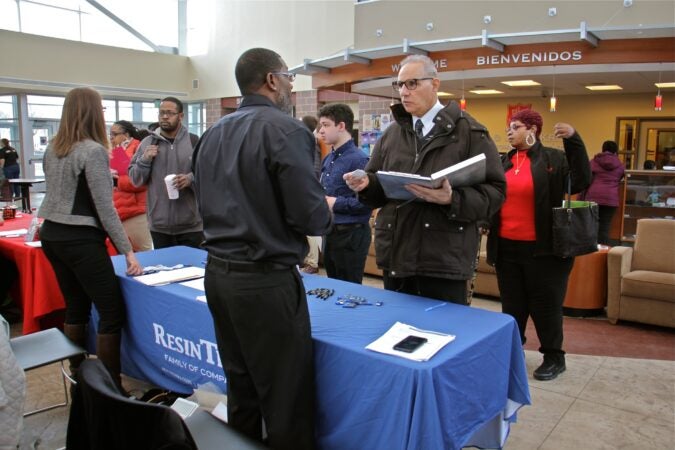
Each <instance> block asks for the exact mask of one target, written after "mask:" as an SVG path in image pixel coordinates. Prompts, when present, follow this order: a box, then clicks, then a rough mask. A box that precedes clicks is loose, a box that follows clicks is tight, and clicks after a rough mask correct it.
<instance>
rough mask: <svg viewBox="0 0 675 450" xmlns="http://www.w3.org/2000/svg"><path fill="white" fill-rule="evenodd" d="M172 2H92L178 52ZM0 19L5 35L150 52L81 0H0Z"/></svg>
mask: <svg viewBox="0 0 675 450" xmlns="http://www.w3.org/2000/svg"><path fill="white" fill-rule="evenodd" d="M178 1H179V0H143V1H137V0H98V3H99V4H100V5H101V6H102V7H103V8H105V9H106V10H108V11H109V12H110V13H112V14H113V15H115V16H116V17H117V18H118V19H119V20H121V21H122V22H123V24H122V25H126V26H127V27H130V28H132V29H134V30H135V31H136V32H138V33H140V34H141V35H142V36H143V37H145V38H146V39H148V40H149V41H150V42H152V43H153V44H154V45H156V46H160V47H168V48H178V47H179V45H178V28H179V24H178V21H179V16H178ZM197 3H199V2H197ZM0 17H2V21H1V22H0V28H4V29H7V30H11V31H19V32H23V33H31V34H37V35H41V36H49V37H56V38H62V39H70V40H76V41H84V42H91V43H95V44H103V45H111V46H115V47H124V48H132V49H138V50H152V48H151V47H150V46H149V45H148V44H146V43H145V42H143V40H142V39H139V38H138V37H136V36H135V35H134V34H133V33H132V32H130V31H129V30H128V29H126V28H125V27H124V26H122V25H121V24H119V23H117V22H116V21H115V19H114V18H112V17H109V16H108V15H107V14H106V13H105V12H103V11H101V10H99V9H97V8H96V7H94V6H93V5H91V4H90V3H89V2H87V1H86V0H40V1H39V2H38V1H33V0H30V1H29V0H0ZM182 19H183V20H185V18H182Z"/></svg>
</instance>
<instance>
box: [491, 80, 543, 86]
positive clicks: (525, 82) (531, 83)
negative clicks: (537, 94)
mask: <svg viewBox="0 0 675 450" xmlns="http://www.w3.org/2000/svg"><path fill="white" fill-rule="evenodd" d="M501 83H502V84H505V85H507V86H511V87H526V86H541V83H537V82H536V81H534V80H513V81H502V82H501Z"/></svg>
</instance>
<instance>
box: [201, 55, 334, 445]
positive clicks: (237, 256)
mask: <svg viewBox="0 0 675 450" xmlns="http://www.w3.org/2000/svg"><path fill="white" fill-rule="evenodd" d="M235 78H236V80H237V84H238V85H239V89H240V91H241V94H242V96H243V98H242V101H241V103H240V105H239V108H238V109H237V111H236V112H234V113H232V114H228V115H226V116H224V117H222V118H221V119H220V120H219V121H218V122H217V123H216V124H215V125H213V126H212V127H211V128H209V129H208V130H207V131H206V132H205V133H204V135H203V136H202V138H201V140H200V142H199V145H198V146H197V149H196V150H195V155H194V157H193V161H194V172H195V183H196V186H197V191H198V196H197V198H198V201H199V210H200V212H201V214H202V217H203V218H204V236H205V243H204V247H205V248H206V250H207V251H208V253H209V256H208V260H207V263H206V277H205V278H204V287H205V288H206V298H207V302H208V306H209V309H210V311H211V315H212V316H213V322H214V327H215V330H216V340H217V341H218V351H219V353H220V358H221V360H222V363H223V369H224V370H225V376H226V377H227V414H228V419H229V422H228V423H229V425H230V426H232V427H234V428H235V429H237V430H239V431H241V432H242V433H244V434H246V435H247V436H250V437H252V438H253V439H257V440H261V439H262V422H263V419H264V423H265V427H266V430H267V435H268V441H269V442H268V444H269V446H270V447H271V448H274V449H277V450H284V449H288V450H303V449H312V448H314V447H315V443H314V421H315V413H316V411H315V407H314V404H315V398H314V396H315V390H314V389H315V388H314V363H313V350H312V336H311V327H310V323H309V311H308V307H307V297H306V295H305V288H304V286H303V284H302V278H301V277H300V273H299V272H298V270H297V269H296V265H297V264H299V263H300V262H301V261H302V259H303V258H304V257H305V255H306V254H307V240H306V236H308V235H309V236H319V235H323V234H324V233H326V232H328V230H329V229H330V227H331V214H330V210H329V208H328V204H327V202H326V199H325V197H324V192H323V190H322V189H321V185H320V184H319V181H318V180H317V179H316V177H315V175H314V168H313V165H312V155H313V154H314V152H315V146H316V142H315V140H314V137H313V136H312V134H311V133H310V132H309V131H307V128H306V127H305V126H304V125H303V124H302V123H300V121H298V120H296V119H293V118H292V117H290V113H291V111H292V108H293V104H292V100H291V91H292V89H293V80H294V79H295V74H293V73H290V72H288V67H287V66H286V63H285V62H284V61H283V59H281V56H279V55H278V54H277V53H275V52H273V51H271V50H268V49H264V48H254V49H250V50H247V51H246V52H244V53H243V54H242V55H241V56H240V57H239V59H238V60H237V63H236V66H235ZM214 199H217V200H218V201H214Z"/></svg>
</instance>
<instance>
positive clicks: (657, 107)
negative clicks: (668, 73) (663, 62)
mask: <svg viewBox="0 0 675 450" xmlns="http://www.w3.org/2000/svg"><path fill="white" fill-rule="evenodd" d="M659 84H661V71H660V70H659V82H658V83H656V86H658V85H659ZM662 107H663V97H662V96H661V88H660V87H657V90H656V97H654V111H661V108H662Z"/></svg>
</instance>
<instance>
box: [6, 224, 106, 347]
mask: <svg viewBox="0 0 675 450" xmlns="http://www.w3.org/2000/svg"><path fill="white" fill-rule="evenodd" d="M32 218H33V216H31V215H30V214H24V215H23V217H17V218H15V219H7V220H5V224H4V225H1V226H0V231H9V230H17V229H20V228H26V229H27V228H28V226H29V225H30V221H31V219H32ZM108 253H109V254H110V255H116V254H117V252H116V251H115V248H114V247H113V246H112V245H111V244H110V242H109V241H108ZM0 254H2V255H3V256H4V257H6V258H8V259H10V260H12V261H14V263H15V264H16V268H17V269H18V271H19V280H18V282H17V283H16V287H15V288H14V290H13V291H12V293H13V294H14V295H13V297H12V298H14V301H15V302H17V303H20V305H19V306H21V309H22V310H23V334H28V333H35V332H36V331H40V329H41V327H40V318H41V317H44V316H46V315H47V314H50V313H53V312H55V311H59V310H62V309H64V308H65V307H66V304H65V301H64V299H63V295H62V294H61V289H60V288H59V284H58V282H57V281H56V275H55V274H54V270H53V269H52V266H51V264H50V263H49V260H47V257H46V256H45V254H44V252H43V251H42V249H41V248H35V247H29V246H28V245H26V243H25V241H24V236H19V237H0ZM51 326H54V325H53V324H52V325H51Z"/></svg>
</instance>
